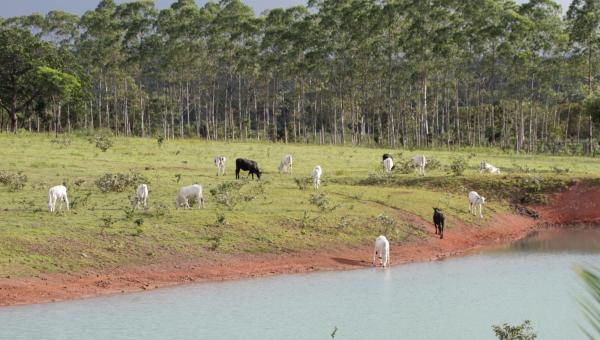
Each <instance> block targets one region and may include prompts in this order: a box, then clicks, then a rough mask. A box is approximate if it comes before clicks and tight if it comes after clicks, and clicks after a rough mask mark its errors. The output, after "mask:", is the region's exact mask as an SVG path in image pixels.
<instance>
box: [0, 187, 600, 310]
mask: <svg viewBox="0 0 600 340" xmlns="http://www.w3.org/2000/svg"><path fill="white" fill-rule="evenodd" d="M598 198H600V188H598V187H595V188H589V187H586V186H584V185H580V184H577V185H574V186H573V187H571V188H570V189H569V190H568V191H566V192H564V193H560V194H556V195H553V196H552V197H551V203H550V204H549V205H546V206H543V207H537V208H536V210H537V211H539V212H540V214H541V219H540V220H537V221H536V220H533V219H531V218H529V217H523V216H517V215H512V214H499V215H497V216H496V217H495V218H494V219H493V220H492V221H491V222H490V223H489V225H488V226H486V227H475V226H470V225H467V224H464V223H458V221H456V220H452V219H450V221H448V222H449V223H451V224H452V225H453V226H456V227H454V228H452V229H451V230H449V231H448V232H447V233H445V235H444V239H443V240H439V239H438V238H437V237H436V236H435V235H434V234H433V227H432V226H430V227H429V228H428V229H427V230H428V231H429V234H430V235H429V237H428V238H426V239H425V240H421V241H416V242H410V243H405V244H392V247H391V256H390V257H391V260H392V264H393V265H398V264H403V263H408V262H415V261H431V260H436V259H440V258H444V257H448V256H453V255H459V254H463V253H466V252H469V251H472V250H474V249H477V248H480V247H487V246H493V245H496V244H501V243H507V242H510V241H513V240H516V239H519V238H522V237H524V236H526V235H527V234H528V233H530V232H531V231H532V230H533V229H534V228H535V227H536V225H538V224H540V221H541V223H597V222H599V221H600V209H599V208H600V200H598ZM411 219H420V218H419V217H416V216H412V217H411ZM422 223H423V224H426V223H428V222H426V221H422ZM371 252H372V248H371V245H370V244H367V245H364V246H362V247H358V248H351V249H337V250H333V251H331V250H328V251H327V252H305V253H296V254H283V255H282V254H277V255H272V254H265V255H235V256H222V257H219V258H215V259H203V260H201V261H199V262H197V263H181V262H178V261H174V262H171V263H163V264H160V265H151V266H144V267H137V268H122V269H118V270H114V271H111V272H107V273H90V272H87V273H73V274H64V275H47V276H38V277H33V278H26V279H1V280H0V305H1V306H9V305H22V304H32V303H44V302H52V301H61V300H68V299H76V298H85V297H92V296H101V295H108V294H117V293H126V292H135V291H142V290H148V289H156V288H160V287H166V286H172V285H177V284H184V283H191V282H206V281H221V280H232V279H240V278H250V277H261V276H271V275H278V274H289V273H305V272H312V271H328V270H348V269H357V268H361V267H368V266H370V265H371V264H370V259H371V258H372V253H371Z"/></svg>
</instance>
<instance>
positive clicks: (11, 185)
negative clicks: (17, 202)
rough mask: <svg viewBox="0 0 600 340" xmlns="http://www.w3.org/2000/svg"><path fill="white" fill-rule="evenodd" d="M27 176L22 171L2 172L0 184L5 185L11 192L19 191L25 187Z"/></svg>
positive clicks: (0, 172) (0, 173)
mask: <svg viewBox="0 0 600 340" xmlns="http://www.w3.org/2000/svg"><path fill="white" fill-rule="evenodd" d="M26 182H27V176H26V175H24V174H23V172H22V171H19V172H10V171H0V184H4V185H6V186H7V187H8V190H10V191H19V190H21V189H23V188H24V187H25V183H26Z"/></svg>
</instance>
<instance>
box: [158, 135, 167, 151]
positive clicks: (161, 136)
mask: <svg viewBox="0 0 600 340" xmlns="http://www.w3.org/2000/svg"><path fill="white" fill-rule="evenodd" d="M156 142H157V143H158V147H159V148H160V147H162V146H163V144H164V142H165V136H163V135H158V137H157V138H156Z"/></svg>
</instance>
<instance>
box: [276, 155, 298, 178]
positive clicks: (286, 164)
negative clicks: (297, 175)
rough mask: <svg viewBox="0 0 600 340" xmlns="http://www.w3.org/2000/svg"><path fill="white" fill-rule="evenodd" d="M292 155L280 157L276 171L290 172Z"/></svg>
mask: <svg viewBox="0 0 600 340" xmlns="http://www.w3.org/2000/svg"><path fill="white" fill-rule="evenodd" d="M293 163H294V162H293V159H292V155H285V156H283V157H282V158H281V163H279V167H277V171H279V173H281V172H282V171H283V172H285V173H289V174H291V173H292V165H293Z"/></svg>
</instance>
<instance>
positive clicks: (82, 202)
mask: <svg viewBox="0 0 600 340" xmlns="http://www.w3.org/2000/svg"><path fill="white" fill-rule="evenodd" d="M90 197H92V193H91V192H87V193H86V194H85V195H83V196H75V198H73V200H72V201H71V209H76V208H78V207H80V206H81V207H85V206H87V205H88V203H89V201H90Z"/></svg>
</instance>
